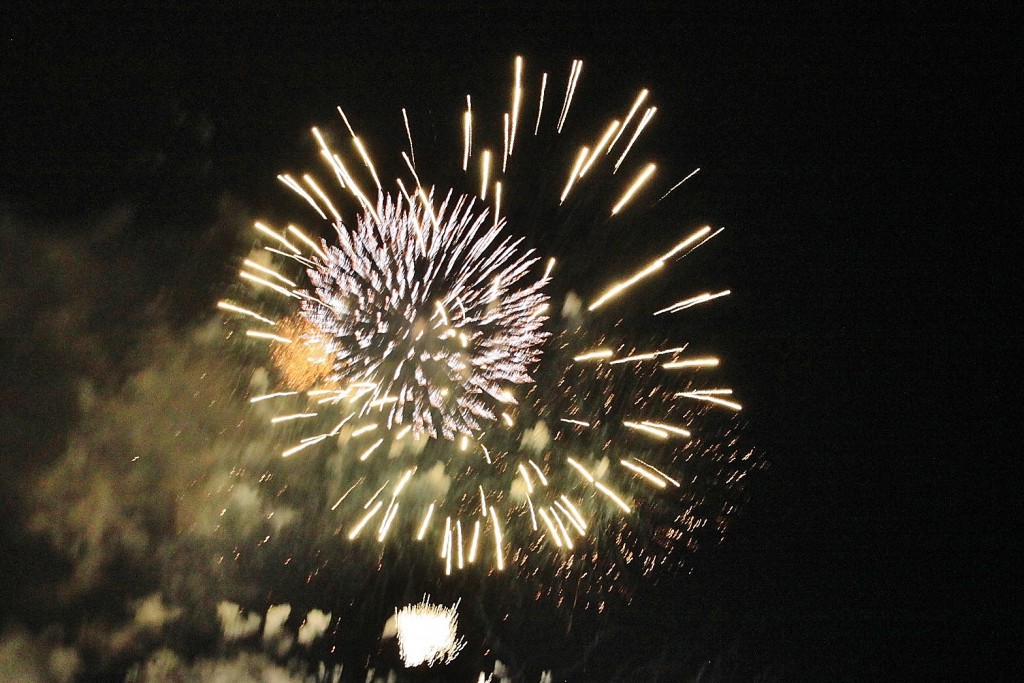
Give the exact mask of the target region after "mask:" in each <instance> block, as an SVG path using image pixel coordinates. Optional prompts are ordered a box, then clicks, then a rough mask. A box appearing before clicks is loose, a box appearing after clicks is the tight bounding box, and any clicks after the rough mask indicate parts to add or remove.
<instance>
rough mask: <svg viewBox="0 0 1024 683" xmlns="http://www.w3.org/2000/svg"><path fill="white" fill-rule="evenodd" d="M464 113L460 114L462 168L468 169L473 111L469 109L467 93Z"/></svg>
mask: <svg viewBox="0 0 1024 683" xmlns="http://www.w3.org/2000/svg"><path fill="white" fill-rule="evenodd" d="M466 105H467V108H466V113H464V114H463V115H462V170H463V171H467V170H469V153H470V144H471V140H472V139H473V138H472V135H473V111H472V110H471V109H469V107H468V105H469V95H466Z"/></svg>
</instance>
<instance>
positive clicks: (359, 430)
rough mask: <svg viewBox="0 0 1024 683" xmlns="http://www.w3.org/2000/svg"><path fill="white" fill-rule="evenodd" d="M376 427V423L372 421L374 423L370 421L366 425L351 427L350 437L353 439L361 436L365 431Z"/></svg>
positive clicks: (370, 430)
mask: <svg viewBox="0 0 1024 683" xmlns="http://www.w3.org/2000/svg"><path fill="white" fill-rule="evenodd" d="M376 428H377V423H376V422H374V423H371V424H368V425H363V426H362V427H359V428H357V429H353V430H352V438H353V439H354V438H356V437H357V436H362V435H363V434H366V433H367V432H372V431H373V430H374V429H376Z"/></svg>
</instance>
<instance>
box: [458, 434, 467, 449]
mask: <svg viewBox="0 0 1024 683" xmlns="http://www.w3.org/2000/svg"><path fill="white" fill-rule="evenodd" d="M467 448H469V437H468V436H466V435H465V434H463V435H462V438H461V439H460V440H459V450H460V451H464V450H466V449H467Z"/></svg>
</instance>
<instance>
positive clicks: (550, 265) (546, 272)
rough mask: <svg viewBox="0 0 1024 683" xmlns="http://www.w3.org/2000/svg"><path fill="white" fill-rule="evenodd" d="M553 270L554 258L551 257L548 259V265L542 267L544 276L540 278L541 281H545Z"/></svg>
mask: <svg viewBox="0 0 1024 683" xmlns="http://www.w3.org/2000/svg"><path fill="white" fill-rule="evenodd" d="M554 269H555V257H554V256H552V257H551V258H549V259H548V264H547V265H546V266H545V267H544V275H543V276H542V277H541V279H542V280H547V279H548V277H550V276H551V271H552V270H554Z"/></svg>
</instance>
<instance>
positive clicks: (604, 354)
mask: <svg viewBox="0 0 1024 683" xmlns="http://www.w3.org/2000/svg"><path fill="white" fill-rule="evenodd" d="M614 355H615V352H614V351H612V350H611V349H595V350H594V351H587V352H586V353H581V354H580V355H578V356H575V357H573V360H574V361H576V362H577V363H579V362H582V361H585V360H596V359H600V358H611V357H612V356H614Z"/></svg>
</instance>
